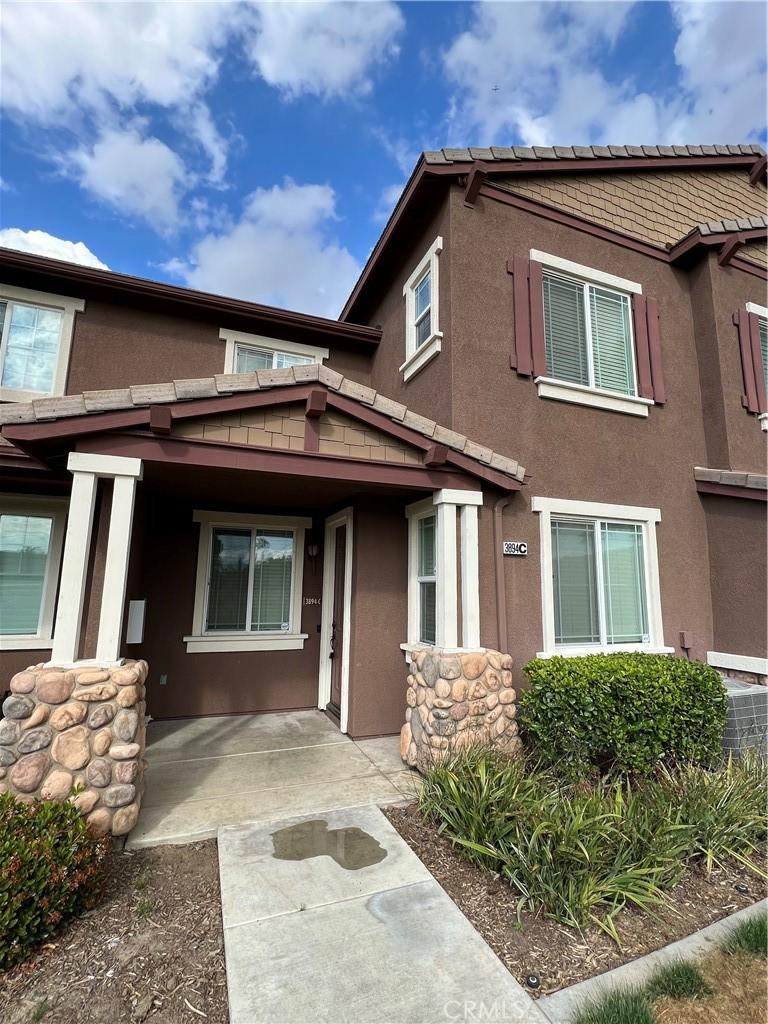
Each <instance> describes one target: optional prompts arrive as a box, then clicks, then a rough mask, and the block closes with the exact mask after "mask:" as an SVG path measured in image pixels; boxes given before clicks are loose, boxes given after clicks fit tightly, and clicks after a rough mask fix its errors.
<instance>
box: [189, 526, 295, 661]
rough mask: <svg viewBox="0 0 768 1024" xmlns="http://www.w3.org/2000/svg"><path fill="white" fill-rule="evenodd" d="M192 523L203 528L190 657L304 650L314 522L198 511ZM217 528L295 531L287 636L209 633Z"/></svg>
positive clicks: (271, 633) (196, 581) (198, 558)
mask: <svg viewBox="0 0 768 1024" xmlns="http://www.w3.org/2000/svg"><path fill="white" fill-rule="evenodd" d="M192 519H193V521H194V522H196V523H199V524H200V540H199V543H198V551H197V575H196V578H195V604H194V611H193V615H192V633H191V635H190V636H185V637H184V638H183V639H184V642H185V644H186V645H187V654H205V653H210V652H215V651H295V650H302V649H303V647H304V641H305V640H306V639H307V636H308V634H307V633H302V632H301V598H302V592H303V590H302V588H303V582H304V534H305V531H306V530H308V529H309V528H310V527H311V526H312V520H311V519H310V518H308V517H303V516H269V515H258V514H253V515H251V514H248V513H242V512H207V511H200V510H198V509H196V510H195V512H194V513H193V516H192ZM216 526H224V527H227V526H242V527H248V528H251V529H253V528H254V527H255V528H257V529H277V530H293V531H294V534H295V541H294V550H293V554H294V561H293V579H292V581H291V621H290V629H289V630H288V631H287V632H285V633H283V632H270V633H267V632H263V633H242V632H235V633H220V632H215V633H207V632H206V631H205V610H206V603H207V601H206V598H207V593H208V568H209V562H210V553H211V537H212V535H213V528H214V527H216Z"/></svg>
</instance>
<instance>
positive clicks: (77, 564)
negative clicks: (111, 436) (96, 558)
mask: <svg viewBox="0 0 768 1024" xmlns="http://www.w3.org/2000/svg"><path fill="white" fill-rule="evenodd" d="M95 501H96V475H95V474H94V473H81V472H75V473H73V474H72V494H71V496H70V499H69V515H68V518H67V532H66V536H65V538H64V555H63V558H62V562H61V583H60V584H59V598H58V602H57V605H56V619H55V623H54V627H53V649H52V651H51V661H52V662H53V663H54V664H69V663H70V662H73V661H76V660H77V652H78V647H79V644H80V625H81V623H82V619H83V599H84V597H85V575H86V570H87V568H88V552H89V550H90V547H91V530H92V528H93V507H94V504H95Z"/></svg>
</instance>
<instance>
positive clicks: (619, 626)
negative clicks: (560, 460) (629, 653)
mask: <svg viewBox="0 0 768 1024" xmlns="http://www.w3.org/2000/svg"><path fill="white" fill-rule="evenodd" d="M532 508H533V510H534V511H535V512H539V514H540V528H541V550H542V601H543V611H544V652H543V654H544V655H548V654H580V653H589V652H594V651H612V650H613V651H616V650H654V651H661V652H664V651H666V652H672V651H673V648H665V647H663V632H662V627H661V601H660V596H659V577H658V562H657V554H656V533H655V526H656V523H657V522H658V521H659V519H660V513H659V511H658V509H647V508H637V507H631V506H621V505H601V504H598V503H595V502H582V501H568V500H558V499H552V498H534V499H533V503H532Z"/></svg>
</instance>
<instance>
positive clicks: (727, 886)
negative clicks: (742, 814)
mask: <svg viewBox="0 0 768 1024" xmlns="http://www.w3.org/2000/svg"><path fill="white" fill-rule="evenodd" d="M384 814H386V816H387V817H388V818H389V820H390V821H391V822H392V824H393V825H394V827H395V828H396V829H397V831H398V832H399V833H400V835H401V836H402V837H403V839H404V840H405V841H406V842H407V843H408V845H409V846H410V847H411V849H412V850H413V851H414V852H415V853H416V854H417V855H418V856H419V858H420V859H421V860H422V861H423V863H424V864H425V865H426V866H427V868H428V869H429V871H431V872H432V874H433V875H434V876H435V878H436V879H437V880H438V882H439V883H440V884H441V885H442V887H443V888H444V889H445V891H446V892H447V893H448V895H449V896H450V897H451V899H452V900H453V901H454V903H456V904H457V906H458V907H459V908H460V910H461V911H462V912H463V913H464V915H465V916H466V917H467V918H469V920H470V921H471V923H472V924H473V925H474V927H475V928H476V929H477V930H478V931H479V932H480V934H481V935H482V936H483V938H484V939H485V941H486V942H487V943H488V945H489V946H490V947H491V949H493V951H494V952H495V953H496V955H497V956H498V958H499V959H500V960H501V962H502V963H503V964H504V966H505V967H506V968H507V970H508V971H509V972H510V973H511V974H513V975H514V977H515V978H516V979H517V980H518V981H519V982H520V984H521V985H524V986H525V987H526V988H527V991H528V992H529V993H530V994H531V995H532V996H533V997H536V996H539V995H545V994H546V993H549V992H556V991H557V990H558V989H561V988H565V987H566V986H568V985H574V984H576V982H577V981H583V980H584V979H585V978H591V977H594V975H596V974H602V972H603V971H607V970H610V969H611V968H613V967H618V966H619V965H620V964H623V963H627V962H628V961H630V960H635V959H636V958H637V957H639V956H643V955H645V954H646V953H651V952H653V951H654V950H656V949H660V948H661V947H662V946H666V945H668V944H669V943H670V942H674V941H675V940H676V939H681V938H683V937H684V936H686V935H690V934H691V933H692V932H695V931H698V929H699V928H703V927H704V926H705V925H708V924H712V922H713V921H718V920H720V918H722V917H727V916H728V915H729V914H733V913H735V911H737V910H741V909H742V908H743V907H748V906H750V905H751V904H752V903H756V902H757V901H758V900H760V899H763V897H764V896H766V894H767V893H768V886H766V883H765V881H764V880H763V879H761V878H760V877H759V876H758V875H756V874H755V873H754V872H751V871H749V870H748V869H746V868H744V867H742V866H740V865H737V864H731V865H728V866H727V867H725V868H723V869H717V870H715V871H713V873H712V874H711V875H706V874H705V872H704V871H703V870H700V869H698V868H692V869H691V870H689V871H688V872H687V874H686V875H685V877H684V879H683V881H682V882H681V883H680V885H678V886H677V888H676V889H674V890H673V891H672V892H671V893H670V894H669V902H668V904H667V905H665V906H661V907H658V908H657V909H656V911H655V912H654V914H653V916H651V915H650V914H643V913H641V912H640V911H637V910H634V909H627V910H624V911H622V913H621V914H620V915H619V916H618V917H617V918H616V926H617V928H618V931H619V936H620V938H621V942H622V945H621V948H620V947H618V946H617V945H616V943H615V942H613V940H612V939H610V938H609V937H608V936H607V935H606V934H605V933H604V932H602V931H601V930H600V929H599V928H597V927H594V926H591V927H589V928H586V929H584V931H583V932H579V931H576V930H575V929H572V928H566V927H565V926H563V925H560V924H557V923H556V922H555V921H549V920H547V919H546V918H544V917H541V916H538V915H536V914H532V913H523V914H522V915H521V916H520V918H519V919H518V914H517V906H516V900H517V897H516V894H515V892H514V890H513V889H512V888H511V887H510V886H509V885H508V884H507V883H506V882H505V881H504V880H503V879H502V878H501V877H500V875H498V874H497V873H496V872H493V871H487V870H484V869H483V868H480V867H477V866H476V865H474V864H472V863H470V862H469V861H467V860H465V859H463V858H462V857H460V856H459V855H458V854H457V853H456V852H455V851H454V849H453V847H452V845H451V843H450V841H449V840H448V839H446V838H444V837H443V836H441V835H440V834H439V833H438V831H437V829H436V828H435V827H434V826H433V825H430V824H428V823H425V822H424V821H423V820H422V819H421V817H420V816H419V815H418V812H417V810H416V805H415V804H412V805H411V806H410V807H408V808H399V807H393V808H388V809H386V810H384ZM736 885H739V886H744V887H746V892H740V891H739V890H737V889H736V888H734V886H736ZM532 974H533V975H536V976H537V977H538V979H539V982H540V984H539V987H538V988H537V989H532V988H530V987H529V986H528V985H527V983H526V978H527V976H528V975H532ZM744 1024H746V1022H744Z"/></svg>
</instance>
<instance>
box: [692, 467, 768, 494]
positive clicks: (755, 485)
mask: <svg viewBox="0 0 768 1024" xmlns="http://www.w3.org/2000/svg"><path fill="white" fill-rule="evenodd" d="M693 478H694V480H701V482H702V483H709V484H726V485H727V486H728V487H749V488H751V489H753V490H756V491H765V490H766V489H768V476H766V475H765V474H764V473H746V472H743V473H742V472H739V471H738V470H734V469H707V468H706V467H704V466H695V467H694V470H693Z"/></svg>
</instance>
